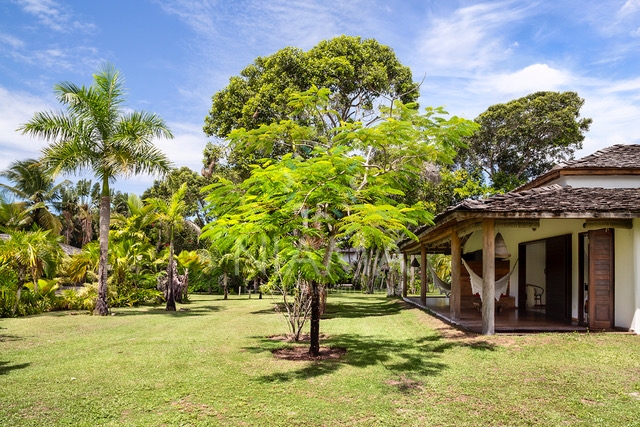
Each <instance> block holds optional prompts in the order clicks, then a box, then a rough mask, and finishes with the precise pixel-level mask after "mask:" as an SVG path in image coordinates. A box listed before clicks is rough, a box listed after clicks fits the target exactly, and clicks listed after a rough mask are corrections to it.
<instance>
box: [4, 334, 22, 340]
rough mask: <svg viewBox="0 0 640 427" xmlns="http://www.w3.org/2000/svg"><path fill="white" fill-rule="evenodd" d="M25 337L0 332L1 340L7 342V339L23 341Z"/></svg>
mask: <svg viewBox="0 0 640 427" xmlns="http://www.w3.org/2000/svg"><path fill="white" fill-rule="evenodd" d="M23 339H24V338H22V337H19V336H18V335H7V334H0V342H6V341H21V340H23Z"/></svg>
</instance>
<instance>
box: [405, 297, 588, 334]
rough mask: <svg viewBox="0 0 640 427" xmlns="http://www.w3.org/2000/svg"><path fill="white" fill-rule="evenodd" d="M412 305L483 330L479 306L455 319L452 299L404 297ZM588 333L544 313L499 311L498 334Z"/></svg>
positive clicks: (447, 319)
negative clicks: (451, 314)
mask: <svg viewBox="0 0 640 427" xmlns="http://www.w3.org/2000/svg"><path fill="white" fill-rule="evenodd" d="M405 301H407V302H408V303H410V304H413V305H415V306H417V307H420V308H422V309H426V310H427V311H429V312H430V313H432V314H433V315H435V316H436V317H439V318H441V319H442V320H444V321H446V322H448V323H451V324H453V325H456V326H459V327H461V328H463V329H467V330H470V331H472V332H477V333H482V313H480V312H479V311H478V310H476V309H465V310H461V313H460V319H458V320H456V321H452V320H451V317H450V313H449V298H446V297H427V304H426V306H423V305H422V304H421V303H420V297H416V296H409V297H407V298H405ZM573 331H578V332H586V331H587V328H586V327H584V326H579V325H578V324H577V323H575V322H573V323H572V322H562V321H558V320H551V319H547V317H546V316H545V315H544V313H541V312H536V311H535V310H527V311H526V312H525V313H521V312H519V311H518V310H517V309H516V310H505V311H503V312H501V313H499V312H497V311H496V316H495V332H496V333H524V332H573Z"/></svg>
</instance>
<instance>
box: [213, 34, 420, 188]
mask: <svg viewBox="0 0 640 427" xmlns="http://www.w3.org/2000/svg"><path fill="white" fill-rule="evenodd" d="M313 85H315V86H316V87H324V88H328V89H330V91H331V94H330V97H329V107H330V108H331V109H332V110H334V111H335V112H336V114H335V115H334V116H332V117H328V118H327V117H324V118H323V119H327V122H325V123H317V125H318V126H320V125H322V126H324V127H337V126H339V125H340V122H347V121H352V122H353V121H363V122H371V121H375V120H376V119H377V118H378V108H377V107H378V106H379V105H380V104H381V103H382V104H386V105H387V106H390V105H392V103H393V100H396V99H398V100H401V101H402V102H404V103H409V102H412V101H415V100H416V99H417V98H418V96H419V93H418V85H417V84H416V83H414V82H413V80H412V76H411V70H410V69H409V68H408V67H406V66H404V65H402V64H401V63H400V62H399V61H398V59H397V57H396V55H395V53H394V52H393V50H392V49H391V48H390V47H388V46H385V45H381V44H379V43H378V42H377V41H376V40H373V39H362V38H360V37H350V36H340V37H336V38H334V39H331V40H326V41H322V42H320V43H319V44H318V45H317V46H315V47H313V48H312V49H311V50H309V51H306V52H304V51H302V50H300V49H298V48H293V47H287V48H284V49H282V50H280V51H278V52H276V53H274V54H273V55H270V56H266V57H258V58H256V59H255V61H254V62H253V63H252V64H250V65H249V66H247V67H246V68H245V69H244V70H242V71H241V72H240V75H239V76H235V77H232V78H231V79H230V81H229V84H228V85H227V87H225V88H224V89H222V90H221V91H219V92H217V93H216V94H215V95H214V96H213V104H212V107H211V110H210V112H209V115H208V116H207V117H206V119H205V126H204V131H205V133H206V134H207V135H210V136H217V137H220V138H226V136H227V135H228V134H229V133H230V132H231V131H233V130H234V129H241V128H244V129H247V130H251V129H257V128H259V127H260V126H262V125H268V124H271V123H278V122H280V121H281V120H288V119H289V118H290V116H291V114H292V112H293V109H292V108H291V106H290V105H289V100H290V97H291V95H292V94H293V93H297V92H301V91H306V90H308V89H310V88H311V87H312V86H313ZM314 119H316V118H314V117H310V116H298V117H296V118H295V120H296V122H298V123H301V124H305V123H308V122H309V121H310V120H314ZM302 142H304V141H302ZM242 148H243V147H235V150H232V151H231V153H230V155H229V159H228V160H229V162H230V164H232V165H234V166H236V167H237V168H238V169H240V170H242V171H244V175H243V178H245V177H246V176H248V169H249V165H250V164H252V163H253V162H254V161H255V160H257V159H260V158H262V157H265V155H266V153H264V152H253V151H252V152H250V151H247V150H243V149H242ZM296 149H298V150H299V151H301V152H308V151H309V150H310V148H309V147H308V146H306V144H304V145H300V146H298V147H292V146H291V145H290V141H289V140H288V139H287V138H286V137H284V138H272V139H271V140H270V147H269V151H270V156H271V157H274V158H278V157H279V156H282V155H283V154H286V153H289V152H292V151H294V150H296Z"/></svg>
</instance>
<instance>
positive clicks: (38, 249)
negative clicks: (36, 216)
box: [0, 230, 64, 316]
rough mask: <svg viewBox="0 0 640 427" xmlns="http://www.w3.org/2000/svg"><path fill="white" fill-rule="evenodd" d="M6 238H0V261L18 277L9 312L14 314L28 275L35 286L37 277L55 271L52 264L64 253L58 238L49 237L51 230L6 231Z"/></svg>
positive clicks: (36, 287)
mask: <svg viewBox="0 0 640 427" xmlns="http://www.w3.org/2000/svg"><path fill="white" fill-rule="evenodd" d="M6 231H7V234H8V235H9V238H8V239H6V240H4V239H0V264H1V265H8V266H9V267H11V268H13V269H14V270H15V271H16V273H17V276H18V289H17V291H16V300H15V303H14V306H13V310H12V311H11V315H12V316H13V315H15V314H16V310H17V308H18V303H19V302H20V293H21V292H22V288H23V286H24V284H25V282H26V281H27V279H28V278H29V277H30V278H31V280H33V283H34V288H35V290H36V291H37V289H38V285H37V284H38V279H39V278H41V277H42V276H43V275H51V274H52V273H53V272H55V266H56V265H57V263H58V261H59V260H60V259H61V258H62V256H63V254H64V252H63V251H62V248H61V247H60V244H59V240H60V237H58V236H52V235H51V230H36V231H20V230H17V231H16V230H6Z"/></svg>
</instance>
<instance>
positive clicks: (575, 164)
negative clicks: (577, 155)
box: [554, 144, 640, 169]
mask: <svg viewBox="0 0 640 427" xmlns="http://www.w3.org/2000/svg"><path fill="white" fill-rule="evenodd" d="M557 168H562V169H567V168H569V169H572V168H640V144H616V145H612V146H611V147H607V148H603V149H602V150H600V151H596V152H595V153H593V154H591V155H589V156H586V157H583V158H581V159H577V160H570V161H568V162H565V163H564V164H559V165H557V166H556V167H555V168H554V169H557Z"/></svg>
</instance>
